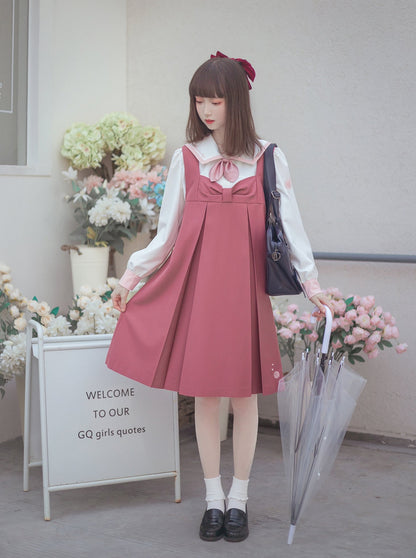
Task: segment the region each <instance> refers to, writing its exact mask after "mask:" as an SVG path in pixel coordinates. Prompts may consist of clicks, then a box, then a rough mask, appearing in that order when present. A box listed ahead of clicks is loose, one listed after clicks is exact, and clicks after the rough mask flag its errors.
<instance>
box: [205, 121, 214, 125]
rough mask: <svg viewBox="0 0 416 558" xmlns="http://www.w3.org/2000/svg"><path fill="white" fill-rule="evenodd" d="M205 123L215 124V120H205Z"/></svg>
mask: <svg viewBox="0 0 416 558" xmlns="http://www.w3.org/2000/svg"><path fill="white" fill-rule="evenodd" d="M205 123H206V124H213V123H214V120H205Z"/></svg>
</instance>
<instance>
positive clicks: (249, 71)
mask: <svg viewBox="0 0 416 558" xmlns="http://www.w3.org/2000/svg"><path fill="white" fill-rule="evenodd" d="M211 58H230V57H229V56H227V55H226V54H223V53H222V52H220V51H219V50H217V53H216V54H211ZM231 60H235V61H236V62H239V63H240V64H241V65H242V66H243V69H244V71H245V73H246V76H247V83H248V88H249V89H251V83H250V80H251V81H254V78H255V77H256V72H255V71H254V68H253V66H252V65H251V64H250V62H248V60H245V59H244V58H231Z"/></svg>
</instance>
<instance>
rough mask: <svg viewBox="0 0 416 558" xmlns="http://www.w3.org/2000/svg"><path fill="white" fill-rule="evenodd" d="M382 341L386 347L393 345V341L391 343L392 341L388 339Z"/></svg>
mask: <svg viewBox="0 0 416 558" xmlns="http://www.w3.org/2000/svg"><path fill="white" fill-rule="evenodd" d="M380 343H383V345H384V346H385V347H393V343H390V341H386V339H382V340H381V341H380Z"/></svg>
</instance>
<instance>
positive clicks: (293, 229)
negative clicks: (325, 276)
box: [120, 135, 321, 298]
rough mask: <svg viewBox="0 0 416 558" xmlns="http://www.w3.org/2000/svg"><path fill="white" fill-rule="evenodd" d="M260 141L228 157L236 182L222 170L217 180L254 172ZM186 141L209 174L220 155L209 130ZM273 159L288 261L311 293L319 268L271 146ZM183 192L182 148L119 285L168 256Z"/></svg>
mask: <svg viewBox="0 0 416 558" xmlns="http://www.w3.org/2000/svg"><path fill="white" fill-rule="evenodd" d="M261 144H262V146H263V147H262V149H260V148H257V149H256V154H255V156H254V157H253V158H246V157H236V158H232V161H233V163H235V165H236V166H237V168H238V171H239V176H238V178H236V180H235V181H234V182H230V181H229V180H227V179H226V178H225V177H224V176H223V177H221V178H220V179H219V180H218V181H217V182H218V183H219V184H220V185H221V186H222V187H223V188H231V187H232V186H233V185H234V184H236V183H237V182H238V181H240V180H243V179H244V178H247V177H250V176H254V175H255V174H256V168H257V160H258V159H259V158H260V157H261V155H262V153H263V151H264V150H265V149H266V147H267V146H268V145H269V142H266V141H263V140H261ZM187 147H189V148H190V149H191V151H192V153H193V154H194V155H195V156H196V157H197V159H198V161H199V169H200V173H201V175H203V176H206V177H209V172H210V170H211V168H212V167H213V166H214V165H215V163H217V162H218V161H219V160H220V159H222V158H223V155H221V154H220V153H219V151H218V147H217V144H216V143H215V140H214V138H213V137H212V136H211V135H209V136H207V137H206V138H204V139H203V140H202V141H200V142H198V143H196V144H188V145H187ZM274 162H275V167H276V182H277V184H276V186H277V189H278V190H279V192H280V196H281V197H280V213H281V217H282V221H283V227H284V231H285V235H286V238H287V241H288V244H289V247H290V250H291V254H292V262H293V265H294V267H295V268H296V270H297V271H298V273H299V276H300V279H301V281H302V283H303V286H304V288H305V291H306V293H307V295H308V296H309V298H310V297H311V296H313V295H314V294H317V293H318V292H321V288H320V286H319V283H318V281H317V277H318V271H317V269H316V266H315V262H314V259H313V254H312V249H311V245H310V243H309V240H308V237H307V235H306V233H305V230H304V228H303V224H302V219H301V216H300V213H299V208H298V204H297V201H296V198H295V193H294V191H293V187H292V182H291V179H290V173H289V167H288V164H287V160H286V157H285V155H284V154H283V151H282V150H281V149H280V148H279V147H278V148H277V149H275V150H274ZM185 194H186V186H185V168H184V161H183V154H182V149H177V150H176V151H175V152H174V154H173V157H172V161H171V164H170V167H169V173H168V177H167V180H166V187H165V193H164V196H163V201H162V207H161V209H160V215H159V224H158V229H157V234H156V236H155V237H154V239H153V240H152V241H151V242H150V244H149V245H148V246H147V247H146V248H144V249H142V250H139V251H138V252H134V253H133V254H132V255H131V256H130V259H129V261H128V264H127V270H126V272H125V273H124V275H123V276H122V278H121V279H120V285H121V286H123V287H125V288H127V289H129V290H132V289H134V288H135V287H136V285H137V284H138V283H139V281H140V280H141V279H142V278H145V277H147V276H148V275H150V274H151V273H153V272H154V271H155V270H157V269H158V268H159V267H160V266H161V265H162V264H163V263H164V262H165V260H166V259H167V258H168V257H169V255H170V252H171V250H172V248H173V246H174V244H175V242H176V238H177V236H178V232H179V228H180V225H181V222H182V216H183V210H184V206H185Z"/></svg>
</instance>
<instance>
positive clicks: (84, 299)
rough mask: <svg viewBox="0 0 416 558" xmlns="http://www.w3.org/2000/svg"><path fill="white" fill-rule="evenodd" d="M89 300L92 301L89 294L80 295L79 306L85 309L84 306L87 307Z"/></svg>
mask: <svg viewBox="0 0 416 558" xmlns="http://www.w3.org/2000/svg"><path fill="white" fill-rule="evenodd" d="M89 301H90V298H89V297H88V296H80V297H79V298H78V300H77V306H78V308H81V310H84V308H86V306H87V304H88V303H89Z"/></svg>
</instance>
